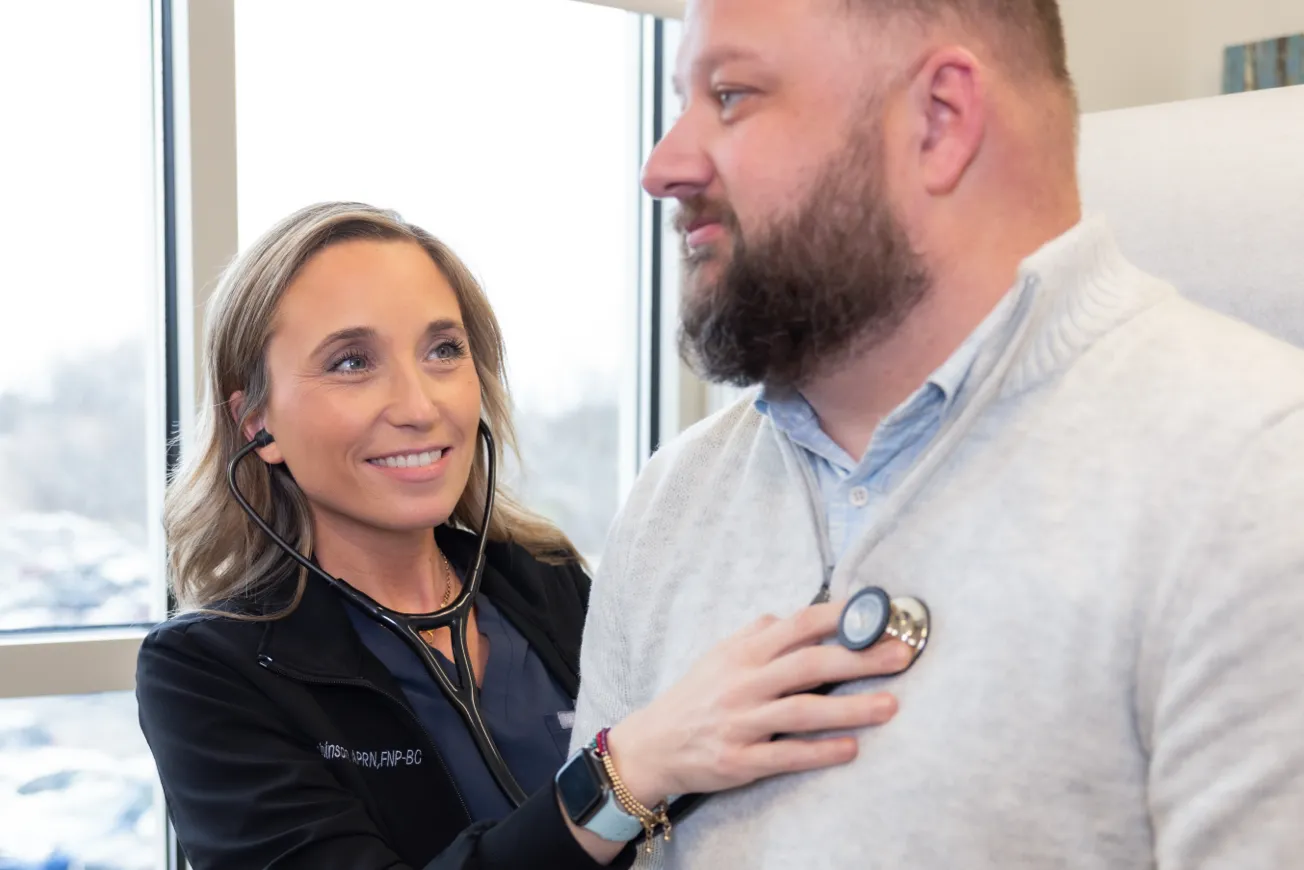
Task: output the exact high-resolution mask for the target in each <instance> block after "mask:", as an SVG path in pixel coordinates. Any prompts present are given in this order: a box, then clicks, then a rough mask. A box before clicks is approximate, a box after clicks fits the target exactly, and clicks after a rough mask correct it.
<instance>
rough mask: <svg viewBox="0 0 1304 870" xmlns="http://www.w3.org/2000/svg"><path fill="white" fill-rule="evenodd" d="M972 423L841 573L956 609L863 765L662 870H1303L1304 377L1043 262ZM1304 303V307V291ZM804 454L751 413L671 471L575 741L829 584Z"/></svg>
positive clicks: (1166, 290)
mask: <svg viewBox="0 0 1304 870" xmlns="http://www.w3.org/2000/svg"><path fill="white" fill-rule="evenodd" d="M1011 292H1012V293H1013V294H1015V297H1016V298H1015V307H1014V313H1013V314H1012V315H1011V316H1010V317H1009V319H1008V322H1007V323H1006V324H1005V325H1004V327H1003V330H1004V334H1003V335H999V336H997V337H995V338H994V339H993V340H992V341H991V342H989V348H988V349H987V350H986V351H985V352H984V353H983V355H982V356H981V357H980V358H979V359H978V361H977V362H976V364H975V368H974V370H973V373H972V375H971V376H970V378H969V379H968V381H967V383H966V385H965V389H964V391H963V392H962V394H961V395H960V397H959V398H958V400H957V401H958V402H959V403H960V407H959V408H958V413H955V414H953V415H951V417H950V419H949V421H948V422H947V423H946V424H945V426H944V428H943V430H942V431H941V432H940V433H939V434H938V436H937V438H936V439H934V441H933V443H932V444H931V446H930V447H929V448H928V449H927V451H926V452H925V453H924V454H923V455H922V456H921V457H920V459H919V460H918V461H917V462H916V464H915V465H914V467H913V469H912V470H911V472H910V473H909V474H906V475H904V476H903V477H902V479H901V480H900V481H899V482H898V483H897V484H896V488H895V490H894V492H893V493H892V494H891V495H890V497H889V498H888V501H887V503H886V504H885V506H884V509H883V511H882V512H881V513H880V514H879V515H878V519H877V521H876V522H875V523H874V524H873V526H872V527H871V528H870V529H869V530H868V531H867V532H866V533H865V535H864V536H863V537H862V538H861V539H859V540H858V541H857V542H856V543H854V544H852V545H851V546H850V548H849V550H848V552H847V554H846V556H845V557H844V558H843V559H842V560H841V561H840V562H838V564H837V565H836V566H835V567H834V568H833V573H832V583H833V590H834V592H835V594H840V595H845V594H847V593H849V592H851V591H854V590H855V589H857V588H860V587H863V586H866V585H871V584H875V585H881V586H883V587H885V588H887V589H888V591H889V592H890V593H892V594H895V595H907V594H908V595H916V596H919V597H921V598H923V599H925V600H926V601H927V602H928V604H929V605H930V606H931V608H932V613H933V632H934V634H933V638H932V641H931V643H930V646H929V648H928V650H927V651H926V652H925V653H924V655H923V657H922V658H921V659H920V660H919V662H918V663H917V664H916V665H915V667H914V668H913V669H912V670H910V671H909V672H908V673H907V674H905V675H903V676H902V677H899V678H896V679H892V680H887V681H866V682H863V683H858V684H855V685H852V686H849V687H847V688H846V689H845V690H846V691H857V692H863V691H868V690H870V689H872V688H890V689H891V690H892V691H894V692H895V693H896V694H897V695H898V697H899V699H900V713H899V714H898V715H897V717H896V718H895V719H894V720H893V721H892V722H890V723H888V724H887V725H886V726H883V727H881V728H877V729H870V730H865V731H863V732H861V733H860V734H859V739H860V756H859V758H858V759H857V760H856V761H855V762H853V763H852V764H850V765H847V766H845V767H841V768H837V769H832V770H826V771H820V772H815V773H810V774H802V775H796V776H787V777H780V778H776V779H772V780H769V781H766V782H762V783H759V784H756V785H754V786H751V787H748V788H744V789H740V790H738V791H736V792H732V793H729V794H726V795H720V796H717V797H714V798H712V799H711V801H710V802H709V803H707V804H706V805H705V806H704V807H703V808H702V809H701V810H699V811H698V813H697V814H696V815H694V816H693V817H692V818H691V820H689V821H688V822H687V823H686V824H684V825H683V826H681V827H680V828H677V829H676V830H675V832H674V838H673V840H672V842H671V843H670V844H669V845H668V846H667V847H666V848H664V849H660V850H659V852H658V854H657V855H655V856H654V857H653V858H651V859H646V858H644V859H641V861H642V865H643V866H669V867H686V868H730V867H740V868H742V867H746V868H775V870H778V868H785V870H786V868H825V867H828V868H841V867H849V868H850V867H856V868H911V870H1022V868H1029V870H1031V868H1070V870H1132V868H1137V870H1140V868H1151V867H1157V868H1161V870H1197V868H1198V870H1213V868H1236V870H1287V868H1304V352H1301V351H1300V350H1297V349H1294V348H1292V347H1289V346H1287V345H1285V344H1281V343H1278V342H1276V341H1274V340H1272V339H1269V338H1267V337H1265V336H1264V335H1262V334H1260V333H1258V332H1256V331H1254V330H1252V329H1250V328H1249V327H1247V326H1244V325H1241V324H1238V323H1235V322H1232V321H1230V320H1227V319H1225V318H1223V317H1221V316H1219V315H1216V314H1213V313H1211V312H1209V311H1206V310H1204V309H1201V308H1199V307H1197V306H1195V305H1193V304H1191V303H1189V302H1187V301H1185V300H1183V299H1182V298H1181V297H1179V296H1178V295H1177V293H1176V292H1175V291H1174V290H1173V289H1172V288H1170V287H1168V286H1167V285H1165V284H1163V283H1161V282H1160V281H1157V280H1155V279H1153V278H1151V277H1149V276H1147V275H1145V274H1143V273H1142V272H1140V271H1138V270H1137V269H1135V268H1134V267H1132V266H1130V265H1129V264H1128V263H1127V262H1126V261H1125V260H1124V259H1123V258H1122V256H1121V255H1120V254H1119V252H1118V250H1117V248H1116V246H1115V243H1114V241H1113V238H1112V236H1111V234H1110V232H1109V230H1108V228H1107V227H1106V226H1105V224H1104V223H1103V222H1102V221H1100V220H1087V221H1084V222H1083V223H1082V224H1080V225H1078V226H1077V227H1075V228H1074V229H1073V230H1072V231H1070V232H1069V233H1068V234H1066V235H1065V236H1063V237H1061V238H1059V239H1057V240H1055V241H1054V242H1052V243H1050V244H1049V245H1047V246H1046V247H1045V248H1043V249H1042V250H1040V251H1038V252H1037V253H1036V254H1035V255H1033V256H1032V257H1031V258H1029V259H1028V260H1027V261H1026V262H1025V263H1024V265H1023V267H1022V268H1021V270H1020V274H1019V278H1018V281H1017V283H1016V285H1015V287H1014V288H1013V290H1012V291H1011ZM1300 295H1301V304H1302V305H1304V288H1300ZM803 465H804V463H803V461H802V459H801V458H800V457H799V455H798V454H797V452H796V451H795V449H794V447H793V445H791V444H790V443H788V442H787V441H786V440H785V439H784V437H783V436H781V435H780V434H778V433H777V432H776V431H775V429H774V428H773V427H772V426H771V425H770V423H769V422H768V421H767V420H766V419H765V418H764V417H762V416H761V415H760V414H758V413H757V412H756V410H755V409H754V408H753V407H752V405H751V402H750V400H749V399H748V400H744V401H741V402H739V403H738V404H736V405H734V406H733V407H731V408H729V409H727V410H725V411H724V412H722V413H720V414H718V415H716V416H714V417H713V418H711V419H709V420H706V421H704V422H703V423H702V424H700V425H698V426H696V427H695V428H693V429H692V430H690V431H689V432H687V433H685V434H684V435H683V436H682V437H680V438H678V439H677V440H675V441H674V442H673V443H671V444H669V445H667V446H666V447H665V448H663V449H662V450H661V451H660V452H659V453H658V454H657V456H656V457H655V458H654V459H653V460H652V462H651V464H650V465H649V467H648V469H647V470H646V472H645V473H644V474H643V476H642V477H641V479H640V480H639V481H638V483H637V485H636V486H635V488H634V490H633V493H632V494H631V496H630V498H629V501H628V503H627V504H626V506H625V508H624V510H623V512H622V514H621V516H620V517H619V518H618V520H617V521H616V523H615V525H614V527H613V530H612V535H611V539H610V542H609V545H608V549H607V553H606V555H605V557H604V559H603V562H602V565H601V569H600V572H599V576H598V578H597V581H596V583H595V586H594V590H593V598H592V602H591V609H590V614H589V622H588V627H587V629H586V634H585V638H584V647H583V653H582V660H581V675H582V686H581V692H580V700H579V708H578V714H577V722H576V728H575V735H576V740H577V741H581V740H584V739H587V737H588V736H590V735H591V734H592V733H593V732H594V731H596V730H597V729H598V728H599V727H601V726H603V725H606V724H611V723H614V722H617V721H619V720H620V719H621V718H622V717H624V716H625V715H626V714H627V713H629V712H630V711H631V710H634V709H636V708H638V707H640V706H641V705H643V704H646V703H647V702H648V701H649V700H650V699H651V698H652V697H654V696H655V695H656V694H657V693H659V692H660V691H662V690H664V689H665V688H667V687H668V686H670V685H671V684H672V683H673V682H674V681H675V680H676V679H677V678H678V677H680V676H681V675H682V674H683V673H684V672H685V670H686V669H688V668H689V667H690V666H691V665H692V663H693V662H694V661H696V660H697V659H698V658H699V657H700V656H701V655H702V654H703V653H704V652H706V651H707V650H708V649H709V648H710V647H711V646H713V645H714V644H715V643H716V642H717V641H718V640H720V639H722V638H724V637H726V636H728V635H729V634H731V633H732V632H734V631H735V630H737V629H738V628H740V627H741V626H743V625H745V624H746V623H748V622H750V621H751V620H753V619H755V618H756V617H757V616H759V615H761V614H763V613H776V614H786V613H790V612H792V611H795V610H796V609H798V608H799V607H801V606H802V605H803V604H805V603H807V602H808V601H809V600H810V598H811V597H812V595H813V594H814V593H815V591H816V590H817V589H818V587H819V585H820V581H821V576H822V566H823V565H824V564H825V563H826V561H827V559H826V556H825V554H826V553H827V549H828V544H827V541H826V540H824V537H825V536H824V534H823V532H822V523H821V518H820V515H819V511H818V510H817V508H816V504H817V502H816V500H815V498H814V496H813V494H812V492H811V491H810V488H809V482H808V480H807V477H806V474H805V472H804V471H803Z"/></svg>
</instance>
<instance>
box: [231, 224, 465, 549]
mask: <svg viewBox="0 0 1304 870" xmlns="http://www.w3.org/2000/svg"><path fill="white" fill-rule="evenodd" d="M266 361H267V374H268V377H269V380H270V384H271V392H270V396H269V399H268V404H267V408H266V409H265V411H264V413H263V414H262V415H261V417H260V420H259V423H258V425H261V426H262V427H263V428H265V429H267V431H268V432H270V433H271V434H272V436H273V437H274V438H275V441H274V442H273V443H272V444H271V445H270V446H268V447H266V448H263V449H262V450H260V451H259V455H261V456H262V457H263V459H264V460H266V461H268V462H284V463H285V465H286V467H287V468H289V470H290V472H291V473H292V474H293V475H294V479H295V481H296V482H297V483H298V485H299V487H300V488H301V489H302V490H303V492H304V494H305V495H306V496H307V498H308V501H309V502H310V503H311V504H312V507H313V511H314V515H315V516H316V517H317V520H318V523H320V522H321V521H322V520H324V519H327V518H329V519H330V521H331V525H332V526H337V527H338V526H341V525H343V526H353V527H355V528H357V529H358V530H359V531H361V530H362V529H374V530H384V531H391V532H397V531H411V530H416V529H429V528H431V527H432V526H436V525H439V524H440V523H443V522H444V521H445V520H446V519H447V518H448V517H449V516H450V515H451V514H452V512H453V509H454V507H456V505H457V503H458V500H459V499H460V498H461V497H462V492H463V490H464V489H465V488H466V484H467V479H468V476H469V475H470V472H471V465H472V461H473V459H474V457H475V450H476V445H477V440H476V438H477V431H478V426H479V422H480V381H479V378H478V376H477V374H476V370H475V365H474V364H473V362H472V359H471V352H470V346H469V343H468V340H467V333H466V329H465V327H464V325H463V321H462V311H461V306H460V305H459V304H458V299H457V295H456V293H455V292H454V291H453V288H452V286H451V285H450V284H449V282H448V279H447V278H446V277H445V276H444V274H443V272H441V271H440V269H439V267H438V266H437V265H435V262H434V261H433V260H432V259H431V257H430V255H429V254H428V253H426V251H425V250H424V249H423V248H422V247H421V246H420V245H418V244H416V243H414V242H410V241H373V240H350V241H345V242H339V243H336V244H333V245H330V246H328V247H326V248H324V249H323V250H321V251H319V252H318V253H316V254H315V255H314V256H313V257H312V258H311V259H310V260H308V262H307V263H305V264H304V266H303V268H302V269H301V270H300V271H299V273H298V274H297V275H296V276H295V278H294V280H293V281H292V282H291V283H290V285H289V287H288V288H286V291H285V294H284V295H283V296H282V298H281V301H280V304H279V306H278V308H277V312H276V317H275V320H274V327H273V333H272V337H271V341H270V343H269V344H268V347H267V357H266ZM256 429H257V426H255V427H254V431H256ZM248 434H249V435H250V436H252V434H253V432H252V431H251V432H250V433H248Z"/></svg>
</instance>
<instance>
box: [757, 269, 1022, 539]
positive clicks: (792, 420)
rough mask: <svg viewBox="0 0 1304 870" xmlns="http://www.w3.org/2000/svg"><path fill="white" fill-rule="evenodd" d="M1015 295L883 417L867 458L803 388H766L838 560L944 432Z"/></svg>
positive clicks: (768, 408)
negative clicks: (849, 446) (830, 427)
mask: <svg viewBox="0 0 1304 870" xmlns="http://www.w3.org/2000/svg"><path fill="white" fill-rule="evenodd" d="M1014 295H1015V294H1013V293H1011V294H1008V295H1007V296H1006V297H1005V298H1004V299H1002V300H1001V302H1000V303H998V304H997V306H996V308H995V309H993V310H992V312H991V313H990V314H989V315H988V316H987V317H986V318H985V319H984V320H983V322H982V324H981V325H979V327H978V328H977V329H976V330H974V331H973V332H972V333H970V335H969V337H968V338H967V339H965V341H964V343H963V344H961V345H960V347H959V348H958V349H957V350H956V351H955V353H953V354H951V356H950V357H949V358H948V359H947V360H946V362H944V363H942V365H941V366H940V367H939V368H938V369H937V371H935V372H933V374H932V375H930V376H929V378H928V380H927V381H926V382H925V383H924V385H923V386H921V387H920V388H919V389H917V390H915V392H914V393H913V394H912V395H911V396H910V397H909V398H908V399H906V400H905V401H904V402H902V403H901V404H900V405H898V406H897V407H896V409H894V410H893V411H892V413H890V414H889V415H888V416H887V418H886V419H884V420H883V422H882V423H881V424H880V425H879V427H878V429H876V430H875V431H874V437H873V438H872V439H871V440H870V442H869V448H868V449H867V450H866V451H865V455H864V456H862V457H861V459H860V461H859V462H856V461H855V460H853V459H852V458H851V456H850V455H848V453H847V452H846V451H845V450H843V449H842V448H841V447H839V446H838V445H837V444H836V443H834V441H833V439H832V438H830V437H829V436H828V435H827V434H825V432H824V430H823V429H821V428H820V422H819V418H818V417H816V415H815V410H814V409H813V408H811V406H810V404H809V403H808V402H807V401H806V399H805V398H804V397H802V395H801V394H800V393H799V392H797V391H795V390H793V391H790V392H783V393H780V392H778V391H775V390H771V389H769V388H765V389H762V390H761V392H760V395H759V396H757V398H756V409H757V410H758V411H760V412H761V413H762V414H765V415H767V416H768V417H769V418H770V420H771V421H772V422H773V423H774V425H775V427H776V428H777V429H778V430H779V431H780V432H783V433H784V434H785V435H787V436H788V438H789V439H790V440H791V441H792V443H793V444H795V445H796V446H797V447H798V448H799V449H800V450H801V452H802V454H803V455H805V456H806V458H807V459H808V460H809V461H810V463H811V468H812V469H813V470H814V472H815V479H816V481H817V482H818V484H819V490H820V496H821V498H822V500H823V503H824V509H825V513H826V516H827V519H828V531H829V544H830V545H831V547H832V554H833V558H834V559H836V560H841V559H842V556H843V554H844V553H846V551H847V547H848V546H849V545H850V544H851V543H852V542H854V541H855V540H856V539H857V538H858V537H860V535H861V533H862V532H864V531H865V530H866V529H867V528H868V527H869V526H870V524H871V523H872V522H873V520H874V516H875V513H876V512H877V510H878V508H879V507H880V506H881V504H882V502H883V500H884V499H885V498H886V496H887V494H888V493H889V492H891V491H892V487H893V485H894V484H895V483H896V482H897V481H898V480H900V479H901V476H902V475H904V474H905V473H906V472H907V471H909V470H910V467H911V466H912V465H914V463H915V460H916V459H918V458H919V456H920V454H922V453H923V452H924V450H925V449H926V448H927V447H928V445H929V443H930V442H931V441H932V440H933V436H935V435H936V434H937V432H938V430H939V429H941V426H942V423H943V422H944V421H945V420H946V419H947V416H948V415H949V414H950V412H951V409H952V407H953V406H954V404H955V399H956V396H957V395H959V393H960V390H961V388H962V387H963V386H964V383H965V380H966V379H967V378H968V377H969V372H970V370H971V369H972V368H973V364H974V360H976V359H977V358H978V354H979V352H980V351H981V350H982V349H983V347H984V345H985V344H986V343H987V341H988V340H989V338H990V337H991V335H992V333H993V332H995V331H996V328H997V326H998V325H999V324H1000V323H1001V322H1002V321H1003V320H1004V319H1005V317H1006V314H1007V312H1008V311H1009V309H1010V307H1011V305H1012V301H1013V298H1014Z"/></svg>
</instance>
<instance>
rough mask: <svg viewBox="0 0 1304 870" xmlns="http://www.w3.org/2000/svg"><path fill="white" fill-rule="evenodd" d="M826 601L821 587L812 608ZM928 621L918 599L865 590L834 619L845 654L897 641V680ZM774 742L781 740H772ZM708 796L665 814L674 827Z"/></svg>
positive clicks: (683, 800)
mask: <svg viewBox="0 0 1304 870" xmlns="http://www.w3.org/2000/svg"><path fill="white" fill-rule="evenodd" d="M827 600H828V589H827V587H821V589H820V591H819V593H817V594H816V596H815V600H814V601H812V602H811V603H812V604H819V603H821V602H823V601H827ZM931 624H932V617H931V615H930V614H929V612H928V605H926V604H924V602H923V601H921V600H920V599H918V598H910V597H900V598H892V597H891V596H889V595H888V594H887V592H885V591H884V590H883V589H882V588H881V587H878V586H866V587H865V588H864V589H860V590H858V591H857V592H856V593H855V594H854V595H852V596H851V598H850V599H848V600H847V603H846V604H845V605H844V606H843V608H842V613H841V615H840V616H839V617H838V638H837V639H838V643H840V644H842V645H843V646H844V647H846V648H847V649H849V650H855V651H859V650H864V649H869V648H870V647H871V646H873V645H874V644H876V643H878V642H879V641H880V640H882V639H883V638H885V637H890V638H894V639H896V640H899V641H901V642H902V643H904V644H905V645H906V646H908V647H909V648H910V650H911V656H910V661H909V662H908V663H907V664H906V666H905V667H904V668H902V669H901V670H899V671H897V672H896V673H893V674H889V675H887V676H894V677H895V676H900V675H901V674H904V673H905V672H906V671H908V670H910V668H912V667H913V666H914V664H915V662H916V661H918V660H919V656H920V654H921V653H922V652H923V651H924V647H925V646H927V645H928V635H929V631H930V629H931ZM840 685H842V684H841V683H825V684H824V685H822V686H819V687H818V688H815V689H812V690H810V692H809V693H808V694H816V695H827V694H828V693H829V692H832V691H833V690H834V689H836V688H837V687H838V686H840ZM774 739H776V740H779V739H782V736H776V737H775V738H774ZM708 797H710V795H709V794H685V795H680V796H679V797H677V798H675V799H674V800H673V801H672V802H671V803H670V807H669V809H668V810H667V815H669V817H670V820H671V821H672V822H674V823H678V822H680V821H682V820H683V819H684V818H685V817H687V816H688V815H689V814H690V813H692V812H693V811H694V810H696V809H697V808H698V807H699V806H701V804H702V802H703V801H705V800H706V799H707V798H708Z"/></svg>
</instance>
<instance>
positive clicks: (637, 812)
mask: <svg viewBox="0 0 1304 870" xmlns="http://www.w3.org/2000/svg"><path fill="white" fill-rule="evenodd" d="M610 732H611V729H610V728H603V729H602V730H601V731H599V732H598V736H597V737H595V738H594V739H593V743H592V747H593V751H594V754H595V755H597V756H598V758H599V759H601V760H602V767H603V769H604V770H605V771H606V772H607V779H609V780H611V790H612V791H614V792H615V793H616V800H617V801H619V802H620V805H621V807H623V808H624V810H625V812H627V813H629V814H630V815H631V816H633V817H634V818H636V819H638V821H639V824H641V825H642V826H643V833H644V834H646V837H645V838H644V841H643V845H644V848H645V849H646V850H647V853H648V854H649V855H650V854H651V853H652V840H653V839H654V837H655V836H656V830H657V828H661V833H662V836H663V837H664V838H665V840H666V842H669V841H670V816H668V815H667V814H666V803H665V801H662V802H661V803H659V804H657V805H656V806H655V807H653V808H652V809H648V808H647V807H645V806H643V804H642V803H640V802H639V800H638V799H637V798H636V797H634V795H633V793H632V792H631V791H630V790H629V788H628V787H627V786H626V785H625V782H624V780H622V779H621V778H620V774H618V773H616V762H615V761H614V760H613V759H612V757H611V751H610V749H609V747H608V745H607V736H608V734H609V733H610Z"/></svg>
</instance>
